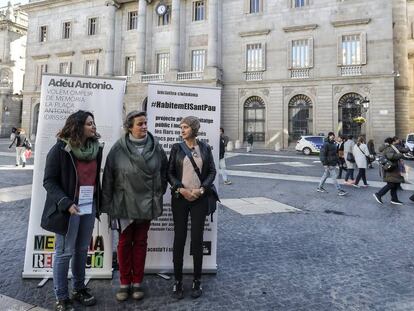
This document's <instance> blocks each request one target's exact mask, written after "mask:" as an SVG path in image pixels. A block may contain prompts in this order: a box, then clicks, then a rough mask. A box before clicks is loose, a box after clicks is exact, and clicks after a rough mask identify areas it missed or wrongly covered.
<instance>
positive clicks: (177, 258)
mask: <svg viewBox="0 0 414 311" xmlns="http://www.w3.org/2000/svg"><path fill="white" fill-rule="evenodd" d="M180 129H181V136H182V139H183V140H184V141H183V142H182V143H177V144H174V145H173V146H172V148H171V153H170V159H169V164H168V165H169V168H168V181H169V183H170V185H171V194H172V198H171V209H172V214H173V218H174V247H173V262H174V276H175V283H174V287H173V297H174V298H176V299H182V298H184V290H183V256H184V246H185V241H186V238H187V223H188V215H189V214H190V215H191V250H192V255H193V264H194V273H193V277H194V279H193V284H192V290H191V291H192V292H191V296H192V297H193V298H198V297H200V296H201V294H202V288H201V271H202V265H203V232H204V222H205V219H206V216H207V214H208V212H209V210H208V209H209V207H208V198H207V193H211V192H212V191H213V190H212V186H213V182H214V179H215V176H216V169H215V164H214V159H213V155H212V152H211V148H210V146H209V145H207V144H206V143H204V142H202V141H199V140H198V139H196V137H197V134H198V131H199V129H200V121H199V120H198V118H196V117H193V116H189V117H185V118H183V119H182V120H181V123H180Z"/></svg>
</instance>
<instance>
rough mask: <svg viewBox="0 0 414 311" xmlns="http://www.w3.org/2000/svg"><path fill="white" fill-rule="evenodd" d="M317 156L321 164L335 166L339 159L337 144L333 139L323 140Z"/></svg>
mask: <svg viewBox="0 0 414 311" xmlns="http://www.w3.org/2000/svg"><path fill="white" fill-rule="evenodd" d="M319 158H320V160H321V162H322V164H323V165H328V166H336V165H337V163H338V160H339V157H338V153H337V146H336V144H335V141H330V140H329V139H326V140H325V143H324V144H323V146H322V148H321V152H320V154H319Z"/></svg>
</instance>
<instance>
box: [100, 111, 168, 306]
mask: <svg viewBox="0 0 414 311" xmlns="http://www.w3.org/2000/svg"><path fill="white" fill-rule="evenodd" d="M124 129H125V132H126V133H125V135H124V136H122V137H121V138H120V139H119V140H118V141H117V142H116V143H115V144H114V146H113V147H112V149H111V151H110V152H109V154H108V157H107V159H106V165H105V170H104V176H103V181H102V211H103V212H105V213H108V215H109V216H110V217H111V220H112V221H111V223H112V227H113V229H117V230H118V232H119V242H118V263H119V274H120V279H121V286H120V288H119V290H118V292H117V293H116V299H117V300H118V301H124V300H127V299H128V297H129V295H130V294H132V298H133V299H137V300H139V299H142V298H143V297H144V291H143V289H142V287H141V283H142V280H143V277H144V267H145V257H146V254H147V237H148V230H149V227H150V222H151V220H152V219H155V218H157V217H159V216H160V215H161V214H162V209H163V195H164V193H165V190H166V189H167V165H168V162H167V156H166V154H165V152H164V150H163V149H162V147H161V145H160V144H159V143H158V141H157V140H156V139H155V138H154V136H152V134H151V133H150V132H148V131H147V117H146V113H145V112H143V111H132V112H130V113H129V114H128V115H127V117H126V120H125V123H124Z"/></svg>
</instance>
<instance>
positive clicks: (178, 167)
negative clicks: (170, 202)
mask: <svg viewBox="0 0 414 311" xmlns="http://www.w3.org/2000/svg"><path fill="white" fill-rule="evenodd" d="M197 143H198V145H199V147H200V153H201V159H202V160H203V168H202V170H201V179H202V180H201V187H203V188H204V189H206V191H209V190H210V187H211V186H212V185H213V182H214V179H215V178H216V166H215V164H214V158H213V154H212V152H211V148H210V146H209V145H207V144H206V143H204V142H202V141H197ZM184 158H185V153H184V151H183V150H182V149H181V147H180V144H179V143H177V144H174V145H173V146H172V148H171V151H170V159H169V162H168V182H169V183H170V185H171V193H172V194H174V192H175V191H176V190H177V188H183V187H184V186H183V184H182V182H181V180H182V176H183V160H184Z"/></svg>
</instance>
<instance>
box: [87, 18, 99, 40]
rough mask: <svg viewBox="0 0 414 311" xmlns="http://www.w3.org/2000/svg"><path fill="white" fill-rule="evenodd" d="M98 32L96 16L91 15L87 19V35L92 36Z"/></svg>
mask: <svg viewBox="0 0 414 311" xmlns="http://www.w3.org/2000/svg"><path fill="white" fill-rule="evenodd" d="M97 32H98V18H97V17H92V18H89V19H88V36H94V35H96V34H97Z"/></svg>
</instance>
